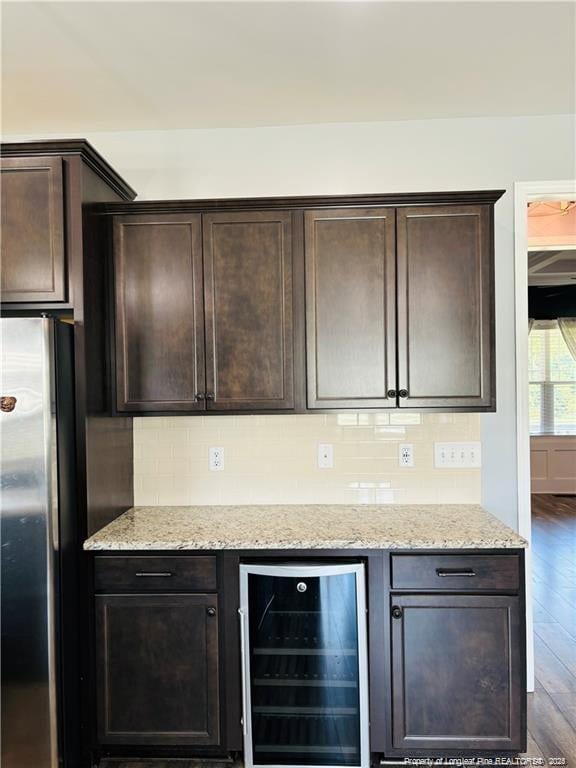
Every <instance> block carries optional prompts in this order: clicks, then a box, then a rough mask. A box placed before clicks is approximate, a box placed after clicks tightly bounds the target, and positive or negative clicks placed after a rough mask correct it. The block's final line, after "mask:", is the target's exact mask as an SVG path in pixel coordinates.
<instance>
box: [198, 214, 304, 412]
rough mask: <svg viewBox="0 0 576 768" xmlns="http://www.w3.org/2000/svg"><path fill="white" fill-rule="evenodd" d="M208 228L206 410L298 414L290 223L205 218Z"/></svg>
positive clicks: (288, 218) (253, 217) (263, 217)
mask: <svg viewBox="0 0 576 768" xmlns="http://www.w3.org/2000/svg"><path fill="white" fill-rule="evenodd" d="M203 228H204V280H205V305H206V380H207V391H208V393H209V395H213V396H214V399H213V400H209V401H208V407H209V408H213V409H215V410H242V409H250V410H258V409H266V410H267V409H272V410H274V409H277V408H279V409H283V408H293V407H294V372H293V366H294V351H293V346H294V339H293V317H292V316H293V308H292V303H293V295H292V294H293V288H292V232H291V228H292V215H291V214H290V213H286V212H282V211H279V212H275V211H271V212H268V211H262V212H255V213H212V214H205V215H204V217H203Z"/></svg>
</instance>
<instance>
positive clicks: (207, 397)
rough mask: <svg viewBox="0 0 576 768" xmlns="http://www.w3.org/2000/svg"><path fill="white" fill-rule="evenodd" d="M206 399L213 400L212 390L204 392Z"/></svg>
mask: <svg viewBox="0 0 576 768" xmlns="http://www.w3.org/2000/svg"><path fill="white" fill-rule="evenodd" d="M206 400H214V393H213V392H207V393H206Z"/></svg>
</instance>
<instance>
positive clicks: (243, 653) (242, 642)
mask: <svg viewBox="0 0 576 768" xmlns="http://www.w3.org/2000/svg"><path fill="white" fill-rule="evenodd" d="M238 616H239V618H240V656H241V657H242V733H243V734H244V736H246V735H247V733H248V715H249V713H248V700H247V696H246V691H247V689H248V676H247V674H246V626H245V620H246V615H245V613H244V611H243V610H242V608H238Z"/></svg>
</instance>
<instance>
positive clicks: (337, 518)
mask: <svg viewBox="0 0 576 768" xmlns="http://www.w3.org/2000/svg"><path fill="white" fill-rule="evenodd" d="M526 546H527V542H526V541H525V540H524V539H523V538H522V537H521V536H519V535H518V534H517V533H515V532H514V531H513V530H512V529H511V528H509V527H508V526H507V525H504V523H502V522H500V520H498V519H497V518H495V517H494V516H493V515H491V514H489V513H488V512H486V511H485V510H484V509H483V508H482V507H480V506H479V505H468V504H449V505H438V504H429V505H395V506H390V505H381V506H377V505H358V506H349V505H258V506H248V505H246V506H197V507H134V508H132V509H130V510H128V511H127V512H125V513H124V514H123V515H121V516H120V517H118V518H117V519H116V520H114V521H113V522H112V523H110V524H109V525H107V526H106V527H105V528H103V529H102V530H101V531H98V532H97V533H95V534H94V535H93V536H91V537H90V538H89V539H88V540H87V541H86V542H85V543H84V549H85V550H90V551H106V550H124V551H140V550H220V549H228V550H243V549H252V550H253V549H270V550H277V549H515V548H524V547H526Z"/></svg>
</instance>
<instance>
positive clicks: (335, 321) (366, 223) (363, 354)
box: [304, 208, 396, 408]
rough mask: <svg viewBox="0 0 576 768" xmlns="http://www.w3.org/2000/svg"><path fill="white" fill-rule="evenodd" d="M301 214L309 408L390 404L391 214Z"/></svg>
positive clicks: (393, 348)
mask: <svg viewBox="0 0 576 768" xmlns="http://www.w3.org/2000/svg"><path fill="white" fill-rule="evenodd" d="M304 216H305V235H304V237H305V251H306V337H307V360H308V362H307V367H308V407H309V408H389V407H393V406H395V405H396V399H395V393H394V390H395V389H396V343H395V332H396V319H395V313H396V300H395V294H396V286H395V279H396V278H395V253H394V250H395V248H394V229H395V222H394V216H395V211H394V209H392V208H367V209H364V210H361V209H342V210H318V211H306V213H305V215H304ZM389 392H390V396H389V394H388V393H389Z"/></svg>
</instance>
